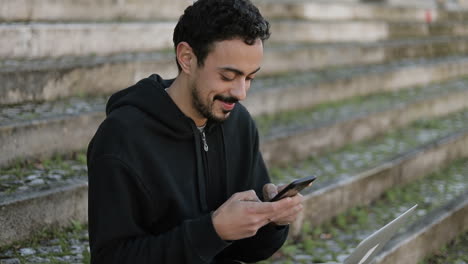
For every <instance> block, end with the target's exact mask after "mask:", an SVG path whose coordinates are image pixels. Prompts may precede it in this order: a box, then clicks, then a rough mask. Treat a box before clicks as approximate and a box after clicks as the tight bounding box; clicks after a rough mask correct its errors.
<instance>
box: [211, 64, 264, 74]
mask: <svg viewBox="0 0 468 264" xmlns="http://www.w3.org/2000/svg"><path fill="white" fill-rule="evenodd" d="M218 69H220V70H224V71H230V72H234V73H235V74H237V75H241V76H243V75H245V73H244V72H243V71H241V70H238V69H236V68H232V67H229V66H226V67H219V68H218ZM259 70H260V67H258V68H257V69H256V70H255V71H253V72H251V73H249V74H247V75H251V74H254V73H256V72H258V71H259Z"/></svg>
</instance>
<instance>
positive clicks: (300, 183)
mask: <svg viewBox="0 0 468 264" xmlns="http://www.w3.org/2000/svg"><path fill="white" fill-rule="evenodd" d="M315 179H317V177H315V176H309V177H305V178H302V179H298V180H294V181H293V182H291V183H290V184H288V186H286V187H284V189H283V190H281V192H279V193H278V194H277V195H276V196H275V197H273V199H271V200H270V202H276V201H278V200H281V199H283V198H286V197H291V196H294V195H296V194H297V193H299V192H300V191H302V190H303V189H304V188H306V187H309V186H311V185H312V182H313V181H315Z"/></svg>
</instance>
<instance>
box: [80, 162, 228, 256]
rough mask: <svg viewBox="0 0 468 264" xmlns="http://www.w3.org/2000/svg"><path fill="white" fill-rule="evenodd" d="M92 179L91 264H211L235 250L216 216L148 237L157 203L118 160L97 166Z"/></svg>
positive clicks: (92, 167)
mask: <svg viewBox="0 0 468 264" xmlns="http://www.w3.org/2000/svg"><path fill="white" fill-rule="evenodd" d="M88 173H89V232H90V245H91V263H100V264H105V263H112V264H118V263H129V264H130V263H141V264H144V263H200V264H201V263H210V262H211V261H212V259H213V258H214V257H215V256H216V255H217V254H218V253H219V252H221V251H222V250H223V249H224V248H225V247H227V246H228V245H229V243H227V242H225V241H223V240H222V239H221V238H219V236H218V235H217V233H216V231H215V229H214V227H213V224H212V221H211V215H210V214H207V215H204V216H202V217H200V218H197V219H190V220H185V221H183V222H182V223H181V224H179V225H178V226H176V227H174V228H173V229H171V230H169V231H167V232H165V233H162V234H157V235H156V234H151V233H148V232H147V231H145V230H148V228H147V227H148V225H149V221H150V220H148V217H147V216H148V211H149V208H151V206H152V204H154V203H151V200H152V198H151V196H150V195H149V193H148V191H147V190H145V188H144V185H142V184H141V182H139V180H138V177H137V176H136V174H135V173H133V171H132V169H131V168H130V167H128V166H126V164H125V163H124V162H122V161H121V160H119V159H118V158H116V157H112V156H104V157H101V158H99V159H96V160H91V161H90V163H89V172H88ZM153 210H154V208H153ZM153 222H154V221H153Z"/></svg>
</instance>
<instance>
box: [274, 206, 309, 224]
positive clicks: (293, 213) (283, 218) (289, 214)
mask: <svg viewBox="0 0 468 264" xmlns="http://www.w3.org/2000/svg"><path fill="white" fill-rule="evenodd" d="M302 210H303V206H302V204H299V205H297V206H295V207H294V208H291V209H290V210H288V211H286V212H283V213H282V214H280V215H277V216H276V217H274V218H272V219H271V220H272V221H273V222H275V223H277V224H278V223H287V222H294V221H295V220H296V218H297V216H298V215H299V214H300V213H301V212H302Z"/></svg>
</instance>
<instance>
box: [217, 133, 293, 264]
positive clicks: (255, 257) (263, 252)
mask: <svg viewBox="0 0 468 264" xmlns="http://www.w3.org/2000/svg"><path fill="white" fill-rule="evenodd" d="M252 130H253V131H252V134H251V137H252V138H253V139H254V141H253V142H254V144H253V146H252V147H253V152H252V163H251V164H252V166H251V168H250V179H252V184H251V186H253V188H254V189H255V191H256V193H257V195H259V198H261V199H262V200H263V194H262V190H263V185H265V184H266V183H269V182H271V181H270V178H269V176H268V171H267V169H266V166H265V163H264V161H263V158H262V155H261V153H260V150H259V138H258V132H257V129H256V128H255V126H253V129H252ZM288 231H289V227H288V226H281V227H280V226H276V225H274V224H268V225H266V226H264V227H262V228H260V229H259V230H258V232H257V234H256V235H255V236H253V237H250V238H246V239H242V240H238V241H235V242H234V243H233V244H232V245H231V246H229V248H227V249H226V250H224V251H223V253H222V255H224V256H226V257H228V258H231V259H234V260H239V261H243V262H249V263H250V262H257V261H261V260H265V259H267V258H269V257H270V256H272V255H273V254H274V253H275V252H276V251H277V250H279V249H280V248H281V246H282V245H283V244H284V242H285V241H286V238H287V236H288Z"/></svg>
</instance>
